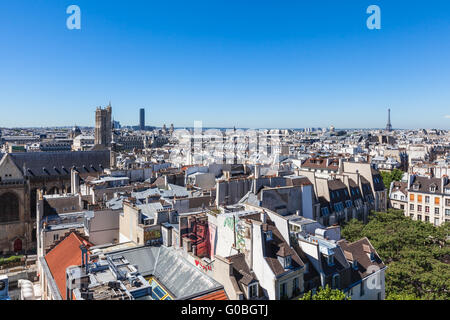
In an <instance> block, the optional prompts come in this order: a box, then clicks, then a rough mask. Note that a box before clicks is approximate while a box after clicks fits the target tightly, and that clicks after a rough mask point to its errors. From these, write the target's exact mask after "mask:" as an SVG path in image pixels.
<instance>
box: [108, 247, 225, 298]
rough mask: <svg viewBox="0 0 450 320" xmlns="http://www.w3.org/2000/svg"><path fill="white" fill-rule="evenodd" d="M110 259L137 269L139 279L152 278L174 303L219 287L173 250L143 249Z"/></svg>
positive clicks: (169, 248)
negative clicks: (173, 298) (162, 287)
mask: <svg viewBox="0 0 450 320" xmlns="http://www.w3.org/2000/svg"><path fill="white" fill-rule="evenodd" d="M110 255H120V256H123V257H124V258H125V259H127V260H128V261H129V262H130V263H131V264H133V265H137V267H138V270H139V272H140V273H141V274H142V276H144V277H145V276H150V275H152V276H154V277H155V278H156V279H157V280H158V282H160V283H161V284H162V285H163V286H164V287H165V288H166V289H167V290H169V291H170V293H171V294H172V295H173V296H174V297H175V298H176V299H189V298H191V297H192V298H195V297H196V295H201V294H202V293H204V292H211V291H214V289H217V290H221V289H223V286H222V285H221V284H220V283H218V282H217V281H215V280H214V279H212V278H211V277H209V276H208V275H206V274H204V273H203V272H202V271H200V270H199V269H198V268H197V267H195V266H194V265H193V264H192V263H190V262H188V261H187V260H186V259H185V258H183V256H182V255H181V253H180V252H178V251H177V250H175V249H174V248H173V247H165V246H144V247H139V248H133V249H129V250H124V251H117V252H114V253H113V254H110Z"/></svg>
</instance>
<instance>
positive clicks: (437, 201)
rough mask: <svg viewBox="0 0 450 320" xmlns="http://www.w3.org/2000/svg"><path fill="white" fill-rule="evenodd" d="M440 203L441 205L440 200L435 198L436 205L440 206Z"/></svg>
mask: <svg viewBox="0 0 450 320" xmlns="http://www.w3.org/2000/svg"><path fill="white" fill-rule="evenodd" d="M439 203H440V198H438V197H435V198H434V204H437V205H439Z"/></svg>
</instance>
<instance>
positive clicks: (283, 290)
mask: <svg viewBox="0 0 450 320" xmlns="http://www.w3.org/2000/svg"><path fill="white" fill-rule="evenodd" d="M286 287H287V286H286V283H282V284H280V298H283V297H287V290H286Z"/></svg>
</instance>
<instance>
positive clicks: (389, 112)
mask: <svg viewBox="0 0 450 320" xmlns="http://www.w3.org/2000/svg"><path fill="white" fill-rule="evenodd" d="M386 131H388V132H391V131H392V125H391V109H388V122H387V125H386Z"/></svg>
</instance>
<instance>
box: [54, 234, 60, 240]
mask: <svg viewBox="0 0 450 320" xmlns="http://www.w3.org/2000/svg"><path fill="white" fill-rule="evenodd" d="M58 239H59V234H57V233H55V234H54V235H53V241H58Z"/></svg>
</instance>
